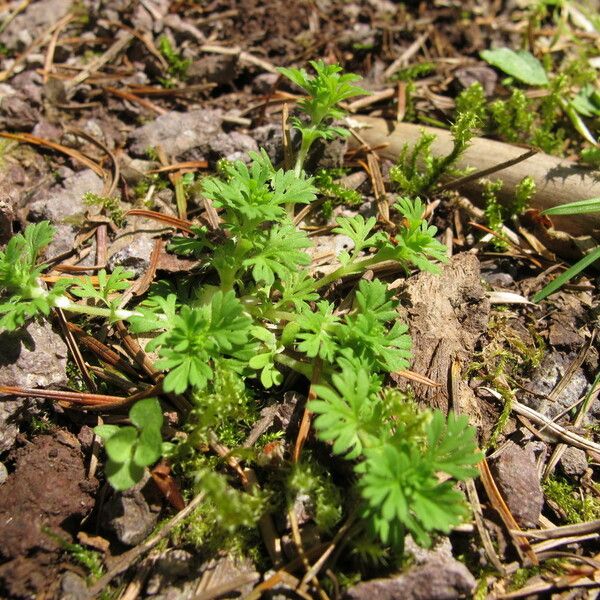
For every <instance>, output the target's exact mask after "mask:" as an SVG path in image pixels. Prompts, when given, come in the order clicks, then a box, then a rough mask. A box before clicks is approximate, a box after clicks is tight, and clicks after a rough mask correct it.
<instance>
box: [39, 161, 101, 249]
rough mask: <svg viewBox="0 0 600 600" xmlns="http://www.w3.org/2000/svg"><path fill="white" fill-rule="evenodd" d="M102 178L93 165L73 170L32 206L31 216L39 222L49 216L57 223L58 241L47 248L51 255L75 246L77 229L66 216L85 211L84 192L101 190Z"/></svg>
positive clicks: (98, 191)
mask: <svg viewBox="0 0 600 600" xmlns="http://www.w3.org/2000/svg"><path fill="white" fill-rule="evenodd" d="M102 189H103V183H102V179H100V177H98V175H96V173H94V172H93V171H92V170H91V169H86V170H84V171H79V172H78V173H70V174H69V175H68V176H67V177H66V178H65V179H64V181H63V182H62V184H60V185H56V186H54V187H52V188H51V189H50V190H49V191H48V192H46V193H42V194H41V197H40V198H39V199H38V200H35V201H34V202H32V203H31V204H29V206H28V209H29V210H28V214H27V219H28V220H29V221H33V222H38V221H43V220H48V221H50V222H51V223H53V224H54V225H55V226H56V227H57V234H56V236H55V237H54V241H53V242H52V243H51V244H50V246H49V247H48V249H47V250H46V254H47V255H48V256H53V255H57V254H62V253H63V252H68V251H70V250H72V249H73V246H74V244H75V229H74V228H73V227H72V226H71V225H69V224H68V223H65V219H67V218H70V217H71V218H72V217H74V216H76V215H83V212H84V209H85V207H84V205H83V195H84V194H85V193H86V192H93V193H95V194H101V193H102Z"/></svg>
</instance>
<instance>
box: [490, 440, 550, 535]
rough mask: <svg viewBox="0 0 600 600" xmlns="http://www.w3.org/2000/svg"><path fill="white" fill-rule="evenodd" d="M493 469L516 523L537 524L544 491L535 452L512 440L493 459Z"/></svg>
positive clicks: (529, 525)
mask: <svg viewBox="0 0 600 600" xmlns="http://www.w3.org/2000/svg"><path fill="white" fill-rule="evenodd" d="M490 468H491V470H492V473H493V474H494V477H495V478H496V485H497V486H498V489H499V490H500V493H501V494H502V497H503V498H504V501H505V502H506V504H507V506H508V508H509V509H510V511H511V512H512V514H513V516H514V517H515V519H516V521H517V523H518V524H519V525H521V526H522V527H537V523H538V519H539V517H540V514H541V512H542V506H543V504H544V494H543V492H542V488H541V485H540V479H539V474H538V471H537V466H536V463H535V457H534V455H533V451H532V450H531V449H529V450H527V449H523V448H521V447H520V446H518V445H517V444H515V443H514V442H511V441H509V442H508V444H507V446H506V447H505V448H504V449H503V450H502V451H501V453H500V454H499V455H498V456H496V457H493V458H491V459H490Z"/></svg>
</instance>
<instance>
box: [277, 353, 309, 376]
mask: <svg viewBox="0 0 600 600" xmlns="http://www.w3.org/2000/svg"><path fill="white" fill-rule="evenodd" d="M274 359H275V362H278V363H279V364H281V365H284V366H285V367H288V368H290V369H292V370H293V371H296V373H300V375H304V377H306V378H307V379H311V378H312V373H313V368H312V366H311V365H309V364H307V363H303V362H301V361H299V360H296V359H295V358H292V357H291V356H288V355H287V354H276V355H275V356H274Z"/></svg>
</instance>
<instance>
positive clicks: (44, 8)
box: [2, 0, 72, 49]
mask: <svg viewBox="0 0 600 600" xmlns="http://www.w3.org/2000/svg"><path fill="white" fill-rule="evenodd" d="M71 5H72V0H37V1H36V2H31V3H30V4H29V5H28V6H27V8H26V9H25V10H24V11H23V12H22V13H20V14H18V15H17V16H16V17H15V18H14V19H13V20H12V21H11V22H10V23H9V25H8V27H7V28H6V29H5V30H4V31H3V32H2V43H3V44H4V45H5V46H6V47H7V48H11V49H12V48H19V49H24V48H25V47H26V46H29V45H30V44H31V42H33V40H34V39H35V38H36V37H37V36H38V35H39V34H40V33H41V32H42V30H44V29H46V28H47V27H49V26H50V25H52V24H53V23H56V22H57V21H58V20H59V19H61V18H62V17H63V16H64V15H66V14H67V12H68V11H69V9H70V8H71Z"/></svg>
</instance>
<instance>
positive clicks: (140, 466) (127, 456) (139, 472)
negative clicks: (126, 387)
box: [94, 398, 163, 490]
mask: <svg viewBox="0 0 600 600" xmlns="http://www.w3.org/2000/svg"><path fill="white" fill-rule="evenodd" d="M129 419H130V421H131V422H132V423H133V426H126V427H119V426H118V425H98V426H97V427H95V428H94V431H95V433H96V434H97V435H99V436H100V437H101V438H102V440H103V441H104V447H105V449H106V454H107V455H108V461H107V462H106V465H105V468H104V472H105V475H106V478H107V479H108V481H110V484H111V485H112V486H113V487H114V488H115V489H117V490H126V489H128V488H130V487H131V486H132V485H135V484H136V483H137V482H138V481H139V480H140V479H141V478H142V476H143V474H144V468H145V467H147V466H149V465H152V464H154V463H155V462H156V461H157V460H158V459H159V458H160V457H161V456H162V454H163V442H162V435H161V432H160V429H161V427H162V421H163V414H162V409H161V407H160V404H159V402H158V400H156V398H146V399H145V400H140V401H139V402H136V404H134V405H133V406H132V408H131V410H130V411H129Z"/></svg>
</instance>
